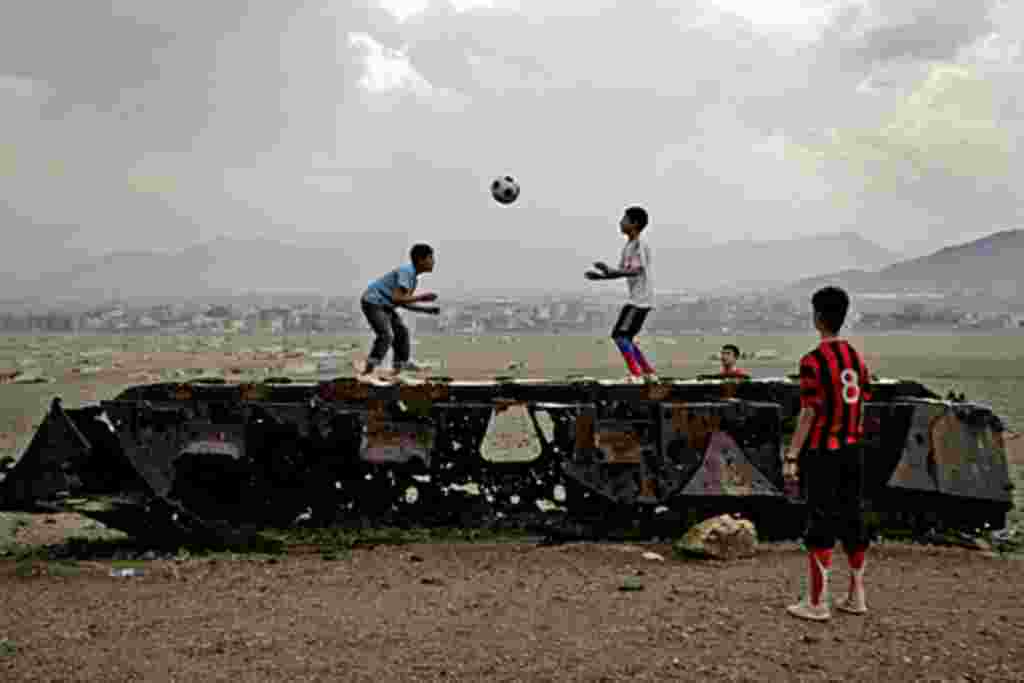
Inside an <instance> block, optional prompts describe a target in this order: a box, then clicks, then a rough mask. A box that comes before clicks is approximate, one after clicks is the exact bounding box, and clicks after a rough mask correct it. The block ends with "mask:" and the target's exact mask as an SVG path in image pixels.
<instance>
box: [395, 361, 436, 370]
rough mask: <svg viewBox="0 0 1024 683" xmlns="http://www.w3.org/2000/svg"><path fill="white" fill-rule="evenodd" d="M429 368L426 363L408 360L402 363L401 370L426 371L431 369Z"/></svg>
mask: <svg viewBox="0 0 1024 683" xmlns="http://www.w3.org/2000/svg"><path fill="white" fill-rule="evenodd" d="M429 369H430V368H428V367H427V366H426V365H420V364H419V363H417V362H416V361H412V360H407V361H406V362H404V363H402V368H401V370H400V371H401V372H425V371H426V370H429Z"/></svg>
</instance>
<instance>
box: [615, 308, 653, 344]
mask: <svg viewBox="0 0 1024 683" xmlns="http://www.w3.org/2000/svg"><path fill="white" fill-rule="evenodd" d="M650 312H651V309H649V308H640V307H639V306H634V305H633V304H626V305H625V306H623V307H622V310H621V311H620V312H619V318H618V320H616V321H615V326H614V327H612V338H613V339H614V338H615V337H625V338H626V339H632V338H633V337H635V336H636V335H637V333H638V332H640V328H642V327H643V326H644V321H645V320H647V314H648V313H650Z"/></svg>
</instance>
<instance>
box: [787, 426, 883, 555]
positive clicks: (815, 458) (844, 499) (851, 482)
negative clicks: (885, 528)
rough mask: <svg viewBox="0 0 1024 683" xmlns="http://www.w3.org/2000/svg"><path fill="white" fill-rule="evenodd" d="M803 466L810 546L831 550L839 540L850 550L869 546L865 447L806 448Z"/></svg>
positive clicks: (808, 542) (806, 538) (807, 538)
mask: <svg viewBox="0 0 1024 683" xmlns="http://www.w3.org/2000/svg"><path fill="white" fill-rule="evenodd" d="M801 469H802V471H803V477H802V478H803V479H804V483H805V484H806V490H807V533H806V534H805V535H804V543H805V544H806V545H807V547H808V548H810V549H814V550H830V549H832V548H833V547H835V544H836V540H839V541H841V542H842V544H843V549H844V550H845V551H846V552H847V553H852V552H854V551H856V550H861V549H865V548H867V547H868V543H869V542H870V539H869V537H868V532H867V524H866V523H865V520H864V498H863V492H864V449H863V447H862V446H860V445H859V444H857V445H853V446H844V447H842V448H840V449H839V450H835V451H829V450H825V449H816V450H810V451H807V452H806V453H804V455H803V457H802V458H801Z"/></svg>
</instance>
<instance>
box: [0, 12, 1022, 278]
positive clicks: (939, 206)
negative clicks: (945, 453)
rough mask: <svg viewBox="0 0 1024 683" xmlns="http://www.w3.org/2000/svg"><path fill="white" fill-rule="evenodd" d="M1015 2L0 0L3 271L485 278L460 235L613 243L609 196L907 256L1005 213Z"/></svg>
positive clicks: (719, 227)
mask: <svg viewBox="0 0 1024 683" xmlns="http://www.w3.org/2000/svg"><path fill="white" fill-rule="evenodd" d="M1021 4H1022V3H1019V2H1018V3H1012V2H996V1H994V0H993V1H991V2H982V1H980V0H979V1H976V2H948V1H944V0H859V1H855V0H848V1H836V2H824V1H823V0H779V2H774V3H770V5H771V7H768V6H767V5H768V3H764V2H761V1H760V0H718V1H715V0H684V1H683V2H669V1H668V0H660V1H644V0H623V1H620V2H615V1H612V0H518V1H516V0H494V1H493V2H486V1H484V0H479V1H474V0H459V1H458V2H447V1H445V0H433V1H431V2H422V1H420V0H380V1H379V2H377V1H372V0H350V1H348V2H343V1H340V0H317V1H313V2H305V3H271V2H256V1H255V0H219V1H218V2H216V3H207V2H202V3H201V2H198V1H197V0H191V1H183V2H178V3H168V2H163V1H161V2H158V1H157V0H94V1H93V2H89V3H82V2H74V1H72V0H63V1H58V0H48V1H47V0H35V1H33V2H18V3H6V4H5V6H4V8H3V9H0V221H2V222H3V224H4V225H5V226H10V227H5V228H4V230H3V233H4V239H5V241H7V242H8V243H7V244H5V246H4V248H3V249H2V250H0V253H2V256H0V266H2V267H3V268H4V269H8V270H14V271H17V272H25V273H28V272H31V271H32V270H33V269H38V268H40V267H43V265H42V264H44V262H45V263H47V264H49V265H48V266H47V267H49V268H53V267H58V266H55V265H54V264H60V263H63V262H66V261H73V260H75V259H78V258H81V257H82V255H83V254H88V253H92V254H97V253H103V252H107V251H111V250H128V249H131V250H138V249H172V248H182V247H185V246H187V245H189V244H192V243H194V242H196V241H199V240H207V239H211V238H213V237H215V236H217V235H222V234H226V235H232V236H237V237H246V236H264V237H269V238H272V239H278V240H282V241H289V242H299V243H308V244H325V245H326V244H332V245H345V244H350V245H351V246H352V249H353V250H354V251H358V252H359V253H360V254H365V260H366V261H367V262H368V263H371V264H372V266H371V267H370V269H371V270H375V269H380V268H384V267H388V266H390V265H392V262H393V261H394V260H395V259H396V258H398V257H400V254H396V253H395V250H394V248H393V246H383V245H393V244H395V243H396V242H395V240H394V239H388V240H382V241H381V242H379V243H376V242H374V240H373V237H372V235H373V234H374V233H388V234H390V235H391V237H402V236H404V238H405V241H406V242H409V241H413V240H417V239H429V240H432V241H435V242H437V243H439V244H444V245H445V246H446V250H445V254H444V263H445V264H449V265H448V267H449V268H451V269H454V268H456V266H455V265H454V264H456V263H458V266H457V267H458V268H459V269H460V271H459V274H458V275H455V274H452V271H451V270H449V275H447V276H442V275H441V272H440V271H439V273H438V274H437V277H438V281H439V282H440V283H443V282H445V280H444V277H451V278H455V279H457V280H458V281H462V280H463V279H464V278H467V277H483V276H484V275H485V274H486V273H487V264H485V263H483V264H482V263H477V262H474V258H473V252H472V249H471V246H460V242H465V243H467V245H469V244H470V243H471V242H473V241H480V240H490V239H501V240H505V241H517V240H520V241H523V242H525V243H528V244H531V245H534V246H535V247H536V248H537V249H542V248H544V246H545V245H551V246H558V247H568V246H572V245H579V244H583V245H586V247H587V248H588V249H594V250H597V251H598V253H597V254H596V256H600V257H607V256H609V254H610V253H614V252H610V251H609V250H612V249H615V248H617V246H618V237H617V235H616V233H615V228H614V222H615V220H616V219H617V217H618V215H619V214H620V212H621V210H622V208H623V207H624V206H626V205H627V204H630V203H642V204H644V205H646V206H648V207H649V209H650V211H651V214H652V217H653V219H654V223H653V225H652V227H653V230H652V232H651V239H652V240H654V239H657V243H658V244H662V245H668V246H675V247H678V246H686V245H687V244H707V243H710V242H721V241H727V240H733V239H744V238H747V237H754V238H758V239H786V238H790V237H793V236H796V235H809V234H815V233H823V232H826V233H832V232H839V231H845V230H855V231H857V232H859V233H861V234H862V235H864V236H865V237H867V238H869V239H872V240H874V241H876V242H878V243H879V244H882V245H883V246H885V247H887V248H890V249H895V250H906V251H910V252H912V253H921V252H923V251H926V250H928V248H929V246H931V245H934V246H935V248H938V247H939V246H942V245H944V244H949V243H952V242H957V241H960V240H961V239H967V238H970V237H974V236H978V235H980V234H984V233H988V232H992V231H994V230H998V229H1001V228H1005V227H1019V226H1020V216H1021V201H1020V199H1019V193H1018V192H1017V190H1016V187H1014V186H1013V185H1012V184H1011V179H1013V178H1019V177H1022V173H1021V172H1022V171H1024V168H1021V166H1022V164H1021V162H1020V158H1019V153H1017V150H1018V149H1019V147H1020V145H1019V142H1020V140H1021V133H1022V130H1024V120H1022V119H1024V103H1022V101H1021V96H1020V94H1019V93H1021V92H1024V54H1022V48H1021V46H1022V42H1024V29H1022V27H1024V11H1022V10H1021ZM769 10H770V11H769ZM505 173H511V174H513V175H515V176H516V177H517V178H519V179H520V180H521V182H522V185H523V195H522V198H521V200H520V202H518V203H517V204H516V205H514V206H512V207H500V206H498V205H496V204H494V203H493V202H492V201H491V200H490V199H489V196H488V195H487V191H486V186H487V183H488V181H489V179H490V177H492V176H494V175H496V174H505ZM367 235H369V237H367ZM397 242H398V243H402V240H401V239H398V240H397ZM572 265H573V267H574V270H575V264H572ZM452 281H453V282H454V281H455V280H454V279H453V280H452Z"/></svg>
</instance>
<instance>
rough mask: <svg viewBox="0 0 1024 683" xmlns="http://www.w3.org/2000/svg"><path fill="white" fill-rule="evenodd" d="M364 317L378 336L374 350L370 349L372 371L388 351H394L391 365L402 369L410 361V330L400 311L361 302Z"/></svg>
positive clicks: (375, 338) (375, 339)
mask: <svg viewBox="0 0 1024 683" xmlns="http://www.w3.org/2000/svg"><path fill="white" fill-rule="evenodd" d="M360 303H361V304H362V308H363V315H365V316H366V321H367V322H368V323H370V327H372V328H373V333H374V335H376V336H375V337H374V339H373V348H371V349H370V358H369V359H368V364H369V365H370V366H371V367H370V368H367V369H368V370H369V369H372V368H374V367H376V366H378V365H380V364H381V362H383V360H384V356H386V355H387V353H388V349H393V351H394V353H393V355H392V357H391V364H392V366H394V368H395V369H400V368H401V367H402V365H404V364H405V363H406V362H408V360H409V328H408V327H406V326H405V323H404V322H402V318H401V317H400V316H399V315H398V311H397V310H395V307H394V306H383V305H380V304H371V303H369V302H367V301H361V302H360Z"/></svg>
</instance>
